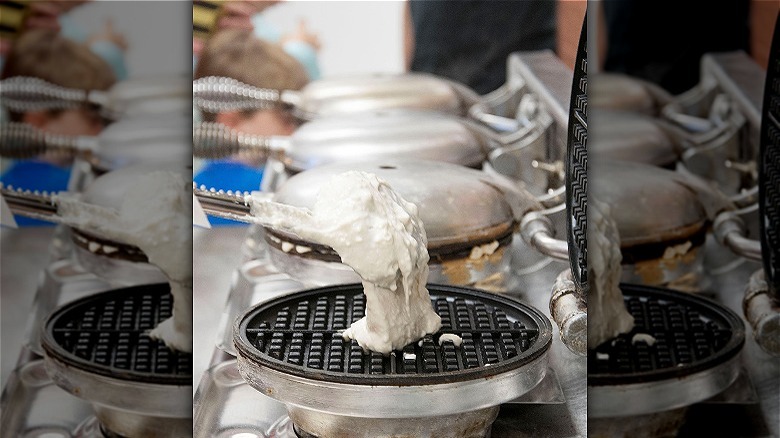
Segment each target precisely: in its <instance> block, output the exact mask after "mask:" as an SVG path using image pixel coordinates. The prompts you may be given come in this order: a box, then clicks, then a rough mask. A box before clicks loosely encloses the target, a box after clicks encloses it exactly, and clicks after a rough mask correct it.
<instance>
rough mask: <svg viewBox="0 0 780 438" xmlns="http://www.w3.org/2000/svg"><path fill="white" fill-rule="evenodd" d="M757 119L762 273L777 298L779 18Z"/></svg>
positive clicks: (779, 291) (779, 274)
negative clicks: (762, 101) (760, 112)
mask: <svg viewBox="0 0 780 438" xmlns="http://www.w3.org/2000/svg"><path fill="white" fill-rule="evenodd" d="M762 112H763V114H762V117H761V151H760V153H761V161H760V165H759V166H758V169H759V192H758V193H759V197H758V202H759V206H760V211H761V214H760V217H761V221H760V226H761V248H762V253H763V259H764V274H765V276H766V280H767V284H768V285H769V287H770V290H771V291H772V293H773V295H774V297H775V298H776V299H780V15H778V19H777V23H775V31H774V36H773V38H772V48H771V50H770V55H769V63H768V64H767V72H766V83H765V85H764V103H763V108H762Z"/></svg>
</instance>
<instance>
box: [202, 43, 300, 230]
mask: <svg viewBox="0 0 780 438" xmlns="http://www.w3.org/2000/svg"><path fill="white" fill-rule="evenodd" d="M207 76H223V77H228V78H233V79H236V80H238V81H241V82H243V83H245V84H248V85H252V86H254V87H259V88H270V89H276V90H300V89H301V88H303V86H304V85H306V84H307V83H308V77H307V75H306V71H305V70H304V68H303V66H301V64H300V63H299V62H298V61H296V60H295V59H293V58H292V57H291V56H290V55H288V54H287V53H285V52H284V51H283V50H282V49H281V48H280V47H279V46H278V45H276V44H273V43H269V42H266V41H262V40H260V39H259V38H257V37H255V36H254V34H253V33H252V31H251V30H239V29H231V30H223V31H219V32H218V33H217V34H216V35H214V36H213V37H212V38H211V39H210V40H209V41H208V42H207V43H206V45H205V47H204V48H203V51H202V53H201V56H200V60H199V61H198V65H197V68H196V69H195V79H198V78H202V77H207ZM203 120H204V121H207V122H217V123H221V124H223V125H225V126H227V127H229V128H232V129H235V130H236V131H240V132H244V133H247V134H254V135H261V136H288V135H291V134H292V133H293V132H294V131H295V129H296V128H297V127H298V121H297V120H296V119H295V117H294V116H293V115H292V114H291V113H289V112H288V111H285V110H283V109H279V108H273V109H265V110H246V111H225V112H221V113H217V114H213V113H206V112H204V113H203ZM264 162H265V160H262V159H257V158H251V157H244V156H240V155H237V156H233V157H231V158H229V159H226V160H213V161H207V162H206V163H205V164H204V166H203V167H202V168H201V169H200V170H199V171H198V172H197V173H196V174H195V176H194V178H193V179H194V181H195V182H196V183H197V184H198V185H206V186H207V187H209V188H211V187H214V188H216V189H224V190H241V191H252V190H259V188H260V181H261V180H262V177H263V165H264ZM220 223H222V224H225V223H233V222H232V221H225V220H217V219H216V218H215V219H212V224H220Z"/></svg>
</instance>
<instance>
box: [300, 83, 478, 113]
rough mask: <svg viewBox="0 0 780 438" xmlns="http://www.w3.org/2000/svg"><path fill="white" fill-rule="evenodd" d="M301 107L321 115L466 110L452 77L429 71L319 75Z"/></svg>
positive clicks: (304, 94)
mask: <svg viewBox="0 0 780 438" xmlns="http://www.w3.org/2000/svg"><path fill="white" fill-rule="evenodd" d="M300 98H301V99H300V103H299V104H298V105H297V106H298V109H299V110H301V111H303V112H304V113H308V114H316V115H317V116H330V115H336V114H348V113H356V112H364V111H372V110H380V109H387V108H418V109H430V110H436V111H440V112H444V113H449V114H457V115H460V114H462V113H463V108H462V102H461V98H460V96H459V95H458V93H457V91H456V90H455V88H454V87H453V85H452V83H451V82H450V81H448V80H445V79H442V78H439V77H437V76H434V75H431V74H426V73H405V74H384V73H379V74H372V75H350V76H343V77H334V78H325V79H318V80H316V81H313V82H310V83H309V84H308V85H306V86H305V87H304V88H303V89H302V90H301V91H300Z"/></svg>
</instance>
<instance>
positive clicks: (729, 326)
mask: <svg viewBox="0 0 780 438" xmlns="http://www.w3.org/2000/svg"><path fill="white" fill-rule="evenodd" d="M621 289H622V291H623V299H624V300H625V303H626V308H627V309H628V311H629V312H630V313H631V315H632V316H633V317H634V324H635V325H634V328H633V329H632V331H631V332H629V333H626V334H621V335H619V336H618V337H617V338H615V339H614V340H612V341H607V342H605V343H603V344H601V345H600V346H598V347H597V348H596V349H595V350H590V351H589V352H588V387H589V389H598V388H602V389H603V388H609V387H611V388H616V389H618V390H619V389H620V388H621V387H623V388H625V387H626V386H636V385H645V386H642V388H645V389H647V390H652V388H653V385H654V384H661V383H668V382H674V384H675V385H677V386H676V388H677V390H678V391H679V392H678V393H677V394H676V396H675V397H676V398H677V399H678V400H683V399H684V398H685V397H692V398H697V397H698V400H695V401H701V400H702V399H705V398H707V397H709V396H712V395H715V394H717V393H718V392H721V391H723V390H725V389H726V388H727V387H728V385H730V384H731V383H733V379H732V378H731V377H730V378H729V379H730V380H731V381H724V380H720V383H719V384H715V385H714V386H713V385H712V384H711V385H709V386H708V389H706V390H705V391H704V392H700V393H693V394H689V393H688V392H686V389H685V388H684V387H683V386H681V385H682V384H684V383H685V381H686V378H692V379H693V378H695V376H697V375H699V376H700V374H701V373H704V372H707V371H710V370H713V369H716V368H717V367H718V366H719V365H724V364H727V363H733V361H732V359H734V358H736V357H737V356H738V354H739V353H740V351H741V350H742V346H743V344H744V341H745V328H744V324H743V322H742V320H741V319H740V317H739V316H738V315H737V314H736V313H734V312H733V311H731V310H730V309H727V308H725V307H723V306H721V305H719V304H717V303H715V302H713V301H711V300H709V299H706V298H702V297H699V296H695V295H691V294H685V293H681V292H676V291H672V290H668V289H661V288H654V287H649V286H639V285H629V284H622V285H621ZM636 334H647V335H650V336H652V337H653V338H655V342H654V344H653V345H649V344H648V343H646V342H643V341H639V342H632V339H633V337H634V335H636ZM732 374H733V373H732ZM732 377H736V375H735V374H733V375H732ZM715 386H721V387H715ZM705 392H709V394H705ZM592 395H596V394H592V393H591V392H589V397H591V396H592ZM603 395H604V397H606V396H607V394H603ZM648 396H650V394H648ZM589 400H591V401H593V402H594V403H595V404H598V396H597V397H592V398H589ZM695 401H691V402H690V403H694V402H695ZM690 403H688V404H690ZM674 407H679V406H669V409H671V408H674ZM624 408H625V409H627V413H626V414H631V413H634V414H638V413H640V412H628V410H632V409H636V408H635V407H631V406H624ZM641 413H647V412H641ZM615 416H619V415H615Z"/></svg>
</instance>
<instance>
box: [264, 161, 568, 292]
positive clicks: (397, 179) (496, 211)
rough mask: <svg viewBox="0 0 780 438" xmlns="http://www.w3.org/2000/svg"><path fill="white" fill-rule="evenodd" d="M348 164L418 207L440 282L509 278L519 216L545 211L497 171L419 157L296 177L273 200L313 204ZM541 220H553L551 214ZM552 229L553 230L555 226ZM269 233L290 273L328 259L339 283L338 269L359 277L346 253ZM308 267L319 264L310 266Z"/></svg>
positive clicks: (276, 256) (277, 259)
mask: <svg viewBox="0 0 780 438" xmlns="http://www.w3.org/2000/svg"><path fill="white" fill-rule="evenodd" d="M348 170H361V171H366V172H370V173H374V174H376V175H377V176H379V177H380V178H382V179H384V180H386V181H387V182H388V183H389V184H390V185H391V186H392V187H393V189H394V190H396V191H397V192H398V193H399V194H400V195H401V196H402V197H403V198H404V199H406V200H408V201H410V202H412V203H414V204H416V205H417V206H418V209H419V212H420V218H421V219H422V221H423V223H424V224H425V230H426V234H427V236H428V251H429V254H430V256H431V262H430V265H431V271H430V272H431V274H430V275H431V277H430V279H431V281H433V282H441V283H446V284H459V285H468V284H475V283H477V284H479V282H481V281H486V280H487V281H489V282H493V281H495V280H496V278H499V277H503V276H504V275H505V273H506V270H507V267H508V261H509V252H508V251H507V248H508V247H509V245H510V243H511V240H512V235H513V233H514V231H515V229H516V227H517V224H518V222H519V221H520V219H521V218H523V217H524V216H525V215H526V214H527V213H529V212H532V211H536V210H539V209H541V207H540V206H539V204H538V203H537V202H536V200H535V199H534V198H533V196H531V195H530V194H529V193H528V192H525V191H524V190H521V189H518V188H517V187H516V186H514V185H513V184H511V183H509V182H503V181H502V180H501V179H500V178H497V177H495V176H490V175H487V174H485V173H483V172H481V171H478V170H474V169H468V168H465V167H461V166H456V165H452V164H447V163H438V162H432V161H416V160H382V161H379V160H372V161H364V162H360V163H345V164H333V165H329V166H323V167H319V168H316V169H312V170H308V171H306V172H302V173H300V174H298V175H295V176H294V177H292V178H290V179H289V180H288V181H287V182H286V183H285V184H284V185H283V186H282V187H281V188H280V189H279V191H277V192H276V193H275V194H273V199H274V200H275V201H277V202H281V203H284V204H289V205H293V206H297V207H305V208H312V207H313V206H314V203H315V201H316V198H317V194H318V191H319V188H320V187H321V186H323V185H324V184H325V183H326V182H327V181H328V180H329V179H330V178H331V177H333V176H335V175H337V174H340V173H342V172H345V171H348ZM534 217H536V216H534ZM538 218H539V221H545V224H548V226H551V225H549V221H547V219H546V218H545V217H542V216H539V217H538ZM547 231H549V232H550V235H552V232H551V230H549V229H548V230H547ZM265 239H266V242H267V243H268V245H269V248H270V256H271V260H272V261H273V263H274V265H275V266H277V267H279V268H280V269H281V270H282V271H284V272H289V273H290V274H291V275H294V276H296V277H298V276H301V275H303V276H310V275H311V274H313V273H314V272H316V269H315V267H322V266H323V263H327V266H328V268H329V269H328V271H327V272H326V273H325V274H326V276H325V278H323V280H324V281H332V279H333V278H332V277H330V276H332V275H337V278H340V279H342V280H343V281H357V280H358V277H357V276H356V275H355V274H354V272H352V270H351V268H349V267H347V266H345V265H341V264H340V263H339V262H340V258H339V257H338V255H337V254H336V253H335V252H333V251H332V250H331V249H330V248H325V247H322V246H319V245H312V244H311V243H309V242H304V241H301V240H299V239H296V238H295V237H294V236H291V235H286V234H284V233H280V232H277V231H273V230H267V231H266V236H265ZM301 250H303V251H301ZM564 256H565V254H564V255H563V256H561V258H563V257H564ZM307 265H310V268H311V270H306V269H304V267H305V266H307ZM303 280H309V281H311V280H312V278H308V279H305V278H304V279H303ZM498 283H499V284H500V283H501V282H500V281H499V282H498ZM487 284H489V283H486V284H485V286H487Z"/></svg>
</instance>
